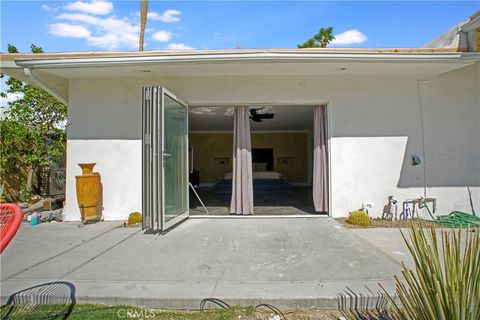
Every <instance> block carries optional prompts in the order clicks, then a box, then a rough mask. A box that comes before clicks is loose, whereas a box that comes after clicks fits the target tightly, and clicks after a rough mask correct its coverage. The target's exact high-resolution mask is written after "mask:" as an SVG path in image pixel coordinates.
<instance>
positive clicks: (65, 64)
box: [14, 51, 480, 69]
mask: <svg viewBox="0 0 480 320" xmlns="http://www.w3.org/2000/svg"><path fill="white" fill-rule="evenodd" d="M478 60H480V54H478V53H474V54H471V53H463V52H439V53H431V52H429V53H373V52H367V53H351V52H322V53H318V52H308V51H305V52H242V53H237V54H235V53H231V52H225V53H215V54H210V53H206V54H201V53H191V54H188V53H185V54H171V55H164V54H162V55H144V56H138V55H135V56H119V57H115V56H113V57H86V58H61V59H60V58H57V59H38V58H36V59H28V58H19V59H15V60H14V61H15V63H16V64H17V65H18V66H20V67H24V68H49V69H50V68H78V67H106V66H123V65H135V64H138V65H145V64H149V63H229V62H235V63H241V62H256V63H262V62H266V63H268V62H338V61H350V62H441V61H445V62H454V61H459V62H466V63H468V62H475V61H478Z"/></svg>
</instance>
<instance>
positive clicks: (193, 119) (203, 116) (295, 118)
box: [188, 106, 313, 131]
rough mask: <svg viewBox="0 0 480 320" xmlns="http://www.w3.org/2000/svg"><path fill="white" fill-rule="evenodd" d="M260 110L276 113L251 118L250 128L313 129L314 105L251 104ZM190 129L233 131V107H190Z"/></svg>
mask: <svg viewBox="0 0 480 320" xmlns="http://www.w3.org/2000/svg"><path fill="white" fill-rule="evenodd" d="M250 108H255V109H261V110H259V112H260V113H261V112H268V113H274V114H275V116H274V118H273V119H268V120H263V121H262V122H255V121H252V120H250V130H252V131H270V130H311V129H312V128H313V107H312V106H250ZM188 125H189V130H190V131H233V107H190V109H189V117H188Z"/></svg>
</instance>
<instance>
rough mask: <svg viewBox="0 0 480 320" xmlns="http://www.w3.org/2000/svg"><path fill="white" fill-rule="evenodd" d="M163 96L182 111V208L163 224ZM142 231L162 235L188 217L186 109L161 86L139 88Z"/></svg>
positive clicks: (174, 96)
mask: <svg viewBox="0 0 480 320" xmlns="http://www.w3.org/2000/svg"><path fill="white" fill-rule="evenodd" d="M165 96H168V97H169V98H170V99H172V100H174V101H175V102H178V103H179V104H180V105H182V106H183V107H184V108H185V111H186V118H185V121H186V123H185V150H183V152H185V157H184V159H185V163H184V169H185V181H184V183H185V190H184V192H185V194H186V199H185V202H186V203H185V208H186V211H185V212H182V213H181V214H179V215H178V216H176V217H175V218H172V219H170V220H169V221H165V220H166V219H165V166H164V153H165V132H164V129H165V124H164V119H165V116H164V115H165ZM142 100H143V101H142V217H143V219H142V228H143V229H146V230H147V231H152V232H158V231H160V232H163V231H166V230H167V229H169V228H171V227H173V226H174V225H176V224H178V223H179V222H181V221H183V220H185V219H187V218H188V216H189V208H190V203H189V154H188V152H189V150H188V105H187V104H186V103H185V102H183V101H182V100H180V99H178V98H177V96H176V95H174V94H173V93H172V92H170V91H168V90H167V89H165V88H164V87H161V86H151V87H143V88H142Z"/></svg>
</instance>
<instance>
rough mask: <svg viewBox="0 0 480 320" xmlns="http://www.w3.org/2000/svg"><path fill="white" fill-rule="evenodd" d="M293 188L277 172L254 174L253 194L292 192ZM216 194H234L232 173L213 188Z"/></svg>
mask: <svg viewBox="0 0 480 320" xmlns="http://www.w3.org/2000/svg"><path fill="white" fill-rule="evenodd" d="M291 191H292V186H291V185H290V184H289V183H288V182H287V179H285V177H283V176H282V175H281V174H280V173H279V172H276V171H264V172H254V173H253V192H291ZM213 192H214V193H231V192H232V173H231V172H229V173H227V174H226V175H225V176H224V177H223V178H222V179H220V181H219V182H218V183H216V184H215V185H214V186H213Z"/></svg>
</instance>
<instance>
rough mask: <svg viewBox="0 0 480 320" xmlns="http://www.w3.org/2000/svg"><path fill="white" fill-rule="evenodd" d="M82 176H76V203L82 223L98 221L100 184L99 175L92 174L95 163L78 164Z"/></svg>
mask: <svg viewBox="0 0 480 320" xmlns="http://www.w3.org/2000/svg"><path fill="white" fill-rule="evenodd" d="M78 165H79V166H80V167H81V168H82V172H83V175H81V176H76V177H75V179H76V187H77V202H78V207H79V208H80V214H81V216H82V222H83V223H86V222H88V221H98V220H100V219H101V211H102V205H101V200H102V183H101V179H100V174H99V173H97V172H93V167H94V166H95V163H79V164H78Z"/></svg>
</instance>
